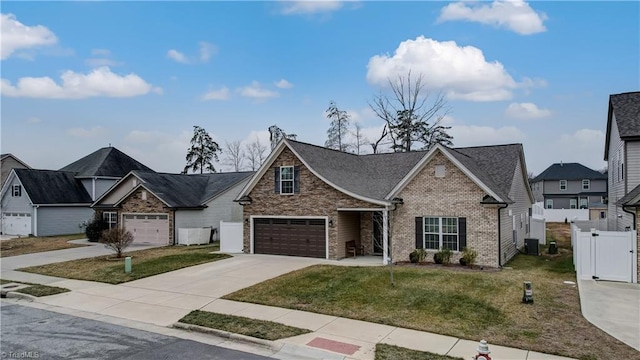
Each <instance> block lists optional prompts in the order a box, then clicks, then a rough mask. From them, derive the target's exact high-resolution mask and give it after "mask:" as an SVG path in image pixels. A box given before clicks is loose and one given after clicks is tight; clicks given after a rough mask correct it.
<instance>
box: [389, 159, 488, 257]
mask: <svg viewBox="0 0 640 360" xmlns="http://www.w3.org/2000/svg"><path fill="white" fill-rule="evenodd" d="M435 165H444V166H445V169H446V170H445V176H444V177H443V178H437V177H435ZM485 194H486V193H485V192H484V191H483V190H482V189H481V188H480V187H479V186H478V185H476V184H475V183H474V182H473V181H472V180H471V179H470V178H469V177H467V176H466V175H465V174H464V173H463V172H462V171H461V170H459V169H458V168H457V167H456V166H455V165H454V164H453V163H452V162H450V161H449V160H448V159H447V158H446V157H445V156H444V155H443V154H442V153H441V152H437V153H436V154H435V155H434V157H433V158H432V159H431V160H430V161H429V163H427V164H426V166H425V167H424V168H423V169H422V171H421V172H420V173H419V174H418V175H416V177H415V178H414V179H413V180H412V181H411V182H410V183H409V184H408V185H407V186H406V187H405V188H404V189H403V190H402V192H401V193H400V194H399V195H398V196H399V197H401V198H402V199H403V200H404V204H403V205H400V206H399V207H398V209H397V210H395V211H394V212H393V213H392V217H393V219H394V221H393V225H392V229H391V230H392V251H393V259H394V261H408V260H409V253H411V252H412V251H413V250H415V247H416V246H415V217H417V216H451V217H465V218H466V219H467V247H470V248H473V249H475V250H476V251H477V252H478V258H477V260H476V263H477V264H479V265H484V266H491V267H497V266H498V225H497V222H498V218H497V216H498V214H497V209H496V208H488V207H483V206H482V205H480V201H481V200H482V197H483V196H484V195H485ZM434 252H435V251H429V253H430V255H429V256H427V260H428V261H433V255H432V254H433V253H434ZM460 256H461V252H457V253H454V257H453V258H452V261H456V262H457V261H458V259H459V258H460Z"/></svg>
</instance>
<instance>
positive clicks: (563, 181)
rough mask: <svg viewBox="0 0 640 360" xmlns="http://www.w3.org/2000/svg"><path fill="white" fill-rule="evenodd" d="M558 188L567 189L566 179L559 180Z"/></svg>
mask: <svg viewBox="0 0 640 360" xmlns="http://www.w3.org/2000/svg"><path fill="white" fill-rule="evenodd" d="M560 190H567V180H560Z"/></svg>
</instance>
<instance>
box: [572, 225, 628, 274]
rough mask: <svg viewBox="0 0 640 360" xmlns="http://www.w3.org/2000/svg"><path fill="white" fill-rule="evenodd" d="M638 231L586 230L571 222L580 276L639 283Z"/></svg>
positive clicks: (575, 263)
mask: <svg viewBox="0 0 640 360" xmlns="http://www.w3.org/2000/svg"><path fill="white" fill-rule="evenodd" d="M636 236H637V233H636V231H599V230H596V229H592V230H591V231H582V230H580V228H579V227H578V226H576V225H575V224H571V246H572V247H573V264H574V267H575V270H576V277H577V278H578V279H583V280H584V279H596V280H610V281H622V282H637V281H638V279H637V266H638V263H637V261H636V259H635V256H636V253H637V251H638V249H637V241H636Z"/></svg>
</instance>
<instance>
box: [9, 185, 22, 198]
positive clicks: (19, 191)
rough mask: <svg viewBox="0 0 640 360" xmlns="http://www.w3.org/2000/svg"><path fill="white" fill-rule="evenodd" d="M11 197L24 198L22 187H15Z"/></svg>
mask: <svg viewBox="0 0 640 360" xmlns="http://www.w3.org/2000/svg"><path fill="white" fill-rule="evenodd" d="M11 195H12V196H15V197H19V196H22V186H20V185H13V186H12V188H11Z"/></svg>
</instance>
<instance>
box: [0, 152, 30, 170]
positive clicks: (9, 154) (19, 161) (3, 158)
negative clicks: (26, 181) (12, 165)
mask: <svg viewBox="0 0 640 360" xmlns="http://www.w3.org/2000/svg"><path fill="white" fill-rule="evenodd" d="M9 157H11V158H13V159H14V160H15V161H17V162H18V163H20V164H21V165H22V166H24V167H25V168H27V169H31V166H29V165H27V164H26V163H25V162H24V161H22V160H20V159H18V157H17V156H15V155H13V154H11V153H6V154H0V161H2V160H5V159H7V158H9Z"/></svg>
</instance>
